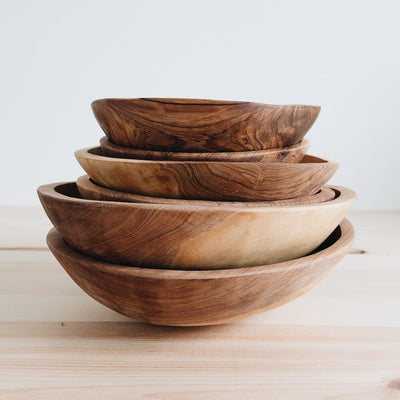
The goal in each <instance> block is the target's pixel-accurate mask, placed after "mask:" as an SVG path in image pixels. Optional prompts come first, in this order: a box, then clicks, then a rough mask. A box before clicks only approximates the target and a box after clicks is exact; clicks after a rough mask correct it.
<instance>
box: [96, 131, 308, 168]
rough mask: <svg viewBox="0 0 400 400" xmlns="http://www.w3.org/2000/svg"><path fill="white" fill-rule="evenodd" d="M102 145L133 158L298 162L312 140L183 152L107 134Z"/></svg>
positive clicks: (107, 151)
mask: <svg viewBox="0 0 400 400" xmlns="http://www.w3.org/2000/svg"><path fill="white" fill-rule="evenodd" d="M100 147H101V148H102V150H103V152H104V155H105V156H107V157H117V158H133V159H136V160H163V161H168V160H169V161H235V162H240V161H253V162H254V161H270V162H274V161H275V162H287V163H298V162H300V161H301V160H302V159H303V157H304V155H305V154H306V153H307V150H308V148H309V147H310V142H309V141H308V140H307V139H303V140H302V141H301V142H299V143H296V144H293V145H292V146H289V147H284V148H278V149H270V150H255V151H230V152H216V153H183V152H167V151H151V150H141V149H134V148H132V147H123V146H118V145H117V144H114V143H113V142H111V141H110V140H108V139H107V137H106V136H104V137H103V138H101V139H100Z"/></svg>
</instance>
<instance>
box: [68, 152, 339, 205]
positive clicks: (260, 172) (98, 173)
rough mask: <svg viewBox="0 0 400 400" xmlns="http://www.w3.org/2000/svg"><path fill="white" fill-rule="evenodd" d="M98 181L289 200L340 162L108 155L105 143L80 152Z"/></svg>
mask: <svg viewBox="0 0 400 400" xmlns="http://www.w3.org/2000/svg"><path fill="white" fill-rule="evenodd" d="M75 156H76V158H77V160H78V161H79V163H80V165H81V166H82V168H83V169H84V170H85V171H86V173H87V174H88V175H89V176H90V177H91V178H92V179H93V180H94V181H95V182H96V183H98V184H99V185H101V186H104V187H108V188H110V189H116V190H120V191H122V192H128V193H135V194H141V195H145V196H153V197H166V198H174V199H192V200H221V201H258V200H284V199H291V198H295V197H304V196H308V195H311V194H314V193H316V192H317V191H318V190H320V188H321V187H322V186H323V185H324V184H325V183H326V182H327V181H328V180H329V179H330V178H331V177H332V175H333V174H334V173H335V171H336V170H337V168H338V165H339V164H338V163H336V162H333V161H325V160H322V159H320V158H317V157H313V156H309V155H306V156H305V157H304V159H303V161H302V162H301V163H298V164H288V163H274V162H265V161H259V162H240V163H237V162H229V161H225V162H223V161H215V162H207V161H150V160H129V159H125V158H124V159H122V158H112V157H105V156H104V155H103V151H102V150H101V148H100V147H95V148H87V149H82V150H78V151H76V152H75Z"/></svg>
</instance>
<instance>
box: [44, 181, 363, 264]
mask: <svg viewBox="0 0 400 400" xmlns="http://www.w3.org/2000/svg"><path fill="white" fill-rule="evenodd" d="M333 189H334V190H335V192H336V198H335V199H334V200H331V201H327V202H324V203H318V204H306V205H297V206H291V207H286V206H275V207H253V208H249V207H235V206H226V207H222V206H215V207H211V206H204V207H201V206H198V205H195V206H191V205H182V206H180V205H167V204H144V203H123V202H114V201H95V200H85V199H82V198H81V197H80V195H79V191H78V189H77V186H76V184H75V183H72V182H70V183H61V184H59V183H53V184H50V185H45V186H41V187H39V189H38V194H39V198H40V201H41V203H42V205H43V207H44V209H45V211H46V214H47V216H48V217H49V218H50V220H51V222H52V223H53V225H54V226H55V227H56V228H57V230H58V231H59V232H60V234H61V236H62V237H63V238H64V239H65V241H66V242H67V243H68V244H69V245H70V246H71V247H73V248H75V249H77V250H80V251H82V252H84V253H87V254H88V255H92V256H95V257H98V258H100V259H104V260H107V261H110V262H113V263H123V264H128V265H137V266H141V267H157V268H174V269H211V268H215V269H217V268H237V267H247V266H253V265H263V264H271V263H275V262H280V261H286V260H290V259H293V258H297V257H301V256H304V255H305V254H308V253H309V252H310V251H312V250H314V249H315V248H316V247H318V246H319V245H320V244H321V243H322V242H323V241H324V240H325V239H326V238H327V237H328V236H329V235H330V233H331V232H332V231H333V230H334V229H335V227H336V226H337V225H338V224H339V223H340V221H341V220H342V219H343V218H344V216H345V215H346V214H347V212H348V211H349V210H350V208H351V206H352V205H353V203H354V202H355V199H356V194H355V193H354V192H353V191H352V190H350V189H346V188H338V187H334V188H333Z"/></svg>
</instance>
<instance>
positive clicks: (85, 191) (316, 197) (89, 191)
mask: <svg viewBox="0 0 400 400" xmlns="http://www.w3.org/2000/svg"><path fill="white" fill-rule="evenodd" d="M76 186H77V187H78V190H79V193H80V194H81V196H82V197H83V198H84V199H89V200H106V201H124V202H130V203H153V204H175V205H184V204H189V205H198V206H218V205H219V206H221V207H224V206H225V207H226V206H235V207H271V206H294V205H297V204H314V203H323V202H324V201H329V200H332V199H333V198H334V197H335V195H336V194H335V191H334V190H333V189H330V188H328V187H322V188H321V190H320V191H318V192H317V193H315V194H313V195H311V196H305V197H297V198H295V199H287V200H275V201H242V202H239V201H230V202H228V201H209V200H183V199H166V198H164V197H150V196H142V195H140V194H133V193H126V192H119V191H118V190H113V189H108V188H105V187H103V186H100V185H97V184H96V183H95V182H93V181H92V180H91V179H90V178H89V176H88V175H84V176H81V177H80V178H78V180H77V181H76Z"/></svg>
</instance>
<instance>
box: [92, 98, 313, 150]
mask: <svg viewBox="0 0 400 400" xmlns="http://www.w3.org/2000/svg"><path fill="white" fill-rule="evenodd" d="M92 110H93V113H94V115H95V117H96V119H97V121H98V123H99V124H100V126H101V128H102V129H103V131H104V132H105V134H106V135H107V137H108V138H109V139H110V140H111V141H112V142H113V143H115V144H119V145H121V146H126V147H133V148H136V149H145V150H157V151H173V152H176V151H185V152H218V151H247V150H266V149H272V148H279V147H287V146H290V145H292V144H294V143H298V142H300V141H301V140H302V139H303V137H304V135H305V134H306V133H307V131H308V130H309V129H310V128H311V126H312V125H313V123H314V121H315V120H316V118H317V117H318V114H319V112H320V107H319V106H307V105H270V104H262V103H251V102H244V101H220V100H200V99H156V98H148V99H100V100H96V101H94V102H93V103H92Z"/></svg>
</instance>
